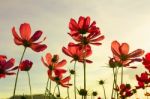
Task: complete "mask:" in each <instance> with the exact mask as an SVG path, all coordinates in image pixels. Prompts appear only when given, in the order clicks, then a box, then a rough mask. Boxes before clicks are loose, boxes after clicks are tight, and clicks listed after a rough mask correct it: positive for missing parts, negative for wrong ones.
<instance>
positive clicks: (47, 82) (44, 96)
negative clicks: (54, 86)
mask: <svg viewBox="0 0 150 99" xmlns="http://www.w3.org/2000/svg"><path fill="white" fill-rule="evenodd" d="M48 82H49V78H48V80H47V83H46V88H45V95H44V99H46V92H47V90H48V89H47V87H48Z"/></svg>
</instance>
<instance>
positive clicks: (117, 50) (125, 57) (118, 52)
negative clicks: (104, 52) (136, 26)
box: [111, 41, 144, 67]
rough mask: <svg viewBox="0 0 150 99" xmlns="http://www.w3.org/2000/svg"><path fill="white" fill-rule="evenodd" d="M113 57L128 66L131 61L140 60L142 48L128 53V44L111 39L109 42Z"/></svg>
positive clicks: (142, 52)
mask: <svg viewBox="0 0 150 99" xmlns="http://www.w3.org/2000/svg"><path fill="white" fill-rule="evenodd" d="M111 50H112V53H113V57H114V59H115V60H116V61H118V62H120V63H121V64H122V65H123V66H125V67H126V66H129V65H130V64H131V63H133V62H135V61H136V62H139V61H142V60H141V59H140V58H138V57H140V56H142V55H143V54H144V50H142V49H137V50H135V51H133V52H131V53H129V45H128V44H127V43H122V44H120V43H119V42H118V41H113V42H112V44H111Z"/></svg>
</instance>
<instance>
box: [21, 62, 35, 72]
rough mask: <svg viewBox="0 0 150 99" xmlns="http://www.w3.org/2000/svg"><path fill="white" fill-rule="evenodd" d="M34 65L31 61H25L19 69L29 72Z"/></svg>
mask: <svg viewBox="0 0 150 99" xmlns="http://www.w3.org/2000/svg"><path fill="white" fill-rule="evenodd" d="M32 65H33V63H32V62H31V61H29V60H24V61H22V62H21V64H20V65H19V69H20V70H21V71H29V70H30V69H31V67H32Z"/></svg>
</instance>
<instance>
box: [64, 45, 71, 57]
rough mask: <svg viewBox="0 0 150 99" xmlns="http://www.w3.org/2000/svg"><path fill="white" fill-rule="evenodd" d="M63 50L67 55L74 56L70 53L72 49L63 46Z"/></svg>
mask: <svg viewBox="0 0 150 99" xmlns="http://www.w3.org/2000/svg"><path fill="white" fill-rule="evenodd" d="M62 51H63V53H64V54H66V55H67V56H70V57H72V54H71V53H70V51H69V50H68V49H66V48H65V47H63V48H62Z"/></svg>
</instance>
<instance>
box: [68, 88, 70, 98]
mask: <svg viewBox="0 0 150 99" xmlns="http://www.w3.org/2000/svg"><path fill="white" fill-rule="evenodd" d="M67 94H68V99H70V95H69V87H68V88H67Z"/></svg>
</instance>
